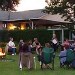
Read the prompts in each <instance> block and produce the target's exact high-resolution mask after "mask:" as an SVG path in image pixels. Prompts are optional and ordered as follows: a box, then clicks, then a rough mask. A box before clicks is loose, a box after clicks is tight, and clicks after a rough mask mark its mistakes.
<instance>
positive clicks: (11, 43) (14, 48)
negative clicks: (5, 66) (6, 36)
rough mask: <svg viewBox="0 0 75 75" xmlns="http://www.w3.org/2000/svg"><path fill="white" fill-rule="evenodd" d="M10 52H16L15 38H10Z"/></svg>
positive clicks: (13, 53)
mask: <svg viewBox="0 0 75 75" xmlns="http://www.w3.org/2000/svg"><path fill="white" fill-rule="evenodd" d="M8 52H11V53H12V55H15V54H16V47H15V43H14V42H13V38H10V41H9V42H8Z"/></svg>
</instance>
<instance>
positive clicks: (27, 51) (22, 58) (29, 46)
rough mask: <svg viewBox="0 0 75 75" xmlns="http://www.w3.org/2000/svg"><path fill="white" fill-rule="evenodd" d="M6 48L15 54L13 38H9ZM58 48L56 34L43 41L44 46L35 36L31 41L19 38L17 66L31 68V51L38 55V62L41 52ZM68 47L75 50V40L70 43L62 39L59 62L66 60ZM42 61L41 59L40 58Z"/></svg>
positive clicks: (32, 59) (32, 57)
mask: <svg viewBox="0 0 75 75" xmlns="http://www.w3.org/2000/svg"><path fill="white" fill-rule="evenodd" d="M7 45H8V50H11V51H12V55H15V54H16V47H15V43H14V42H13V38H10V41H9V42H8V44H7ZM57 48H58V40H57V38H56V35H55V34H53V38H52V40H51V43H50V42H48V43H45V46H42V45H41V44H40V42H39V41H38V39H37V38H34V40H33V42H32V40H29V41H25V42H24V40H22V39H21V40H20V42H19V68H20V69H21V70H22V69H23V67H27V68H28V69H33V66H34V63H35V62H34V57H35V56H33V53H32V51H35V52H36V54H37V56H38V61H39V62H40V56H41V55H42V52H44V51H45V52H47V50H48V52H49V50H50V49H52V50H53V51H54V52H56V50H57ZM68 49H72V50H75V40H74V42H72V43H70V42H69V40H68V39H66V40H64V42H63V43H62V44H61V51H60V54H59V57H62V56H64V57H63V58H61V59H60V63H61V64H62V65H64V62H65V61H66V51H67V50H68ZM42 61H43V60H42Z"/></svg>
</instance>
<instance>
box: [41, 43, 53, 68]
mask: <svg viewBox="0 0 75 75" xmlns="http://www.w3.org/2000/svg"><path fill="white" fill-rule="evenodd" d="M51 55H52V56H51ZM53 55H54V49H53V48H51V46H50V44H49V43H45V47H44V48H43V49H42V52H41V59H40V60H41V63H42V64H41V68H42V66H44V67H47V68H51V67H50V65H49V63H50V62H51V61H52V60H51V58H52V57H53Z"/></svg>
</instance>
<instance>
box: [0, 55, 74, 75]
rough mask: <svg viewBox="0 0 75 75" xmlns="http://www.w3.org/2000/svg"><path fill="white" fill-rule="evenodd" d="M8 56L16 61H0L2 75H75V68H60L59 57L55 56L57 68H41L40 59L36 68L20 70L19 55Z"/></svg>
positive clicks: (0, 73) (0, 74)
mask: <svg viewBox="0 0 75 75" xmlns="http://www.w3.org/2000/svg"><path fill="white" fill-rule="evenodd" d="M6 58H8V59H13V60H15V61H0V75H74V74H75V70H74V69H67V68H60V67H59V58H58V57H56V58H55V68H54V70H50V69H45V70H41V69H40V66H39V63H38V61H36V62H37V68H36V69H34V70H28V69H26V68H25V69H23V71H20V70H19V66H18V55H16V56H11V55H7V56H6Z"/></svg>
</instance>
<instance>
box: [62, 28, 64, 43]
mask: <svg viewBox="0 0 75 75" xmlns="http://www.w3.org/2000/svg"><path fill="white" fill-rule="evenodd" d="M63 42H64V29H63V28H62V43H63Z"/></svg>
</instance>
